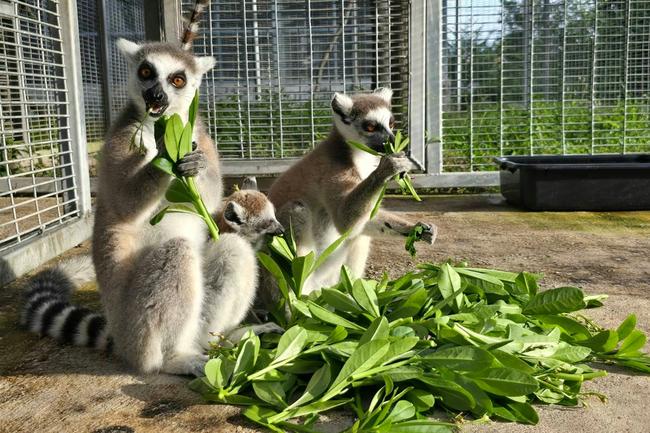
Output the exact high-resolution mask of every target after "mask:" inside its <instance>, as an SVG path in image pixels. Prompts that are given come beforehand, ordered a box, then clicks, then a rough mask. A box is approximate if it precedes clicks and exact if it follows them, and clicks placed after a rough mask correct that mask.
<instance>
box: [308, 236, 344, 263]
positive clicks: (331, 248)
mask: <svg viewBox="0 0 650 433" xmlns="http://www.w3.org/2000/svg"><path fill="white" fill-rule="evenodd" d="M350 233H351V230H348V231H347V232H345V233H343V234H342V235H341V236H339V237H338V239H336V240H335V241H334V242H332V243H331V244H330V245H329V246H328V247H327V248H325V250H324V251H323V252H322V253H321V254H320V256H318V258H317V259H316V263H314V267H313V268H312V269H311V272H314V271H315V270H316V269H318V268H320V267H321V265H322V264H323V263H325V260H327V259H328V258H329V256H331V255H332V253H333V252H334V251H336V249H337V248H338V247H339V245H341V244H342V243H343V242H344V241H345V240H346V239H347V238H348V236H350Z"/></svg>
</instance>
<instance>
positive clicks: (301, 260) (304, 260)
mask: <svg viewBox="0 0 650 433" xmlns="http://www.w3.org/2000/svg"><path fill="white" fill-rule="evenodd" d="M313 263H314V252H313V251H311V252H310V253H309V254H307V255H306V256H302V257H296V258H295V259H293V261H292V262H291V270H292V271H293V278H294V281H295V283H296V289H297V290H298V292H297V293H296V295H300V293H302V286H303V284H305V280H306V279H307V277H308V276H309V274H310V273H311V271H312V265H313Z"/></svg>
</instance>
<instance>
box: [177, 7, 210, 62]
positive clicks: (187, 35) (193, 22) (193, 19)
mask: <svg viewBox="0 0 650 433" xmlns="http://www.w3.org/2000/svg"><path fill="white" fill-rule="evenodd" d="M209 4H210V0H196V3H194V9H193V10H192V13H191V14H190V16H189V19H187V25H186V26H185V31H184V32H183V37H182V38H181V47H182V48H183V49H184V50H186V51H187V50H189V49H190V48H192V42H193V41H194V39H196V37H197V36H198V30H199V18H201V14H202V13H203V11H204V10H206V9H207V8H208V5H209Z"/></svg>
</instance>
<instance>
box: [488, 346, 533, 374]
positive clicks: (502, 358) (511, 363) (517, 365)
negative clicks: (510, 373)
mask: <svg viewBox="0 0 650 433" xmlns="http://www.w3.org/2000/svg"><path fill="white" fill-rule="evenodd" d="M490 353H492V355H493V356H494V357H495V358H496V359H497V361H499V363H500V364H501V365H503V366H504V367H508V368H514V369H515V370H520V371H523V372H524V373H526V374H535V372H536V370H535V369H534V368H533V367H531V366H530V365H528V363H527V362H526V361H523V360H522V359H520V358H518V357H517V356H515V355H511V354H510V353H508V352H504V351H502V350H498V349H496V350H492V351H491V352H490Z"/></svg>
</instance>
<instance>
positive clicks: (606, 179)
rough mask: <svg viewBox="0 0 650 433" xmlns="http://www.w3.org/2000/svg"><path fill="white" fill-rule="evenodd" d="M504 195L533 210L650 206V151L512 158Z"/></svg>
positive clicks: (503, 163) (503, 162)
mask: <svg viewBox="0 0 650 433" xmlns="http://www.w3.org/2000/svg"><path fill="white" fill-rule="evenodd" d="M494 160H495V162H496V163H497V164H498V165H499V167H500V168H501V176H500V177H501V194H503V196H504V197H505V198H506V200H507V201H508V202H509V203H512V204H515V205H518V206H523V207H525V208H526V209H530V210H559V211H572V210H591V211H614V210H648V209H650V154H642V155H641V154H639V155H570V156H509V157H501V158H494Z"/></svg>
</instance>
